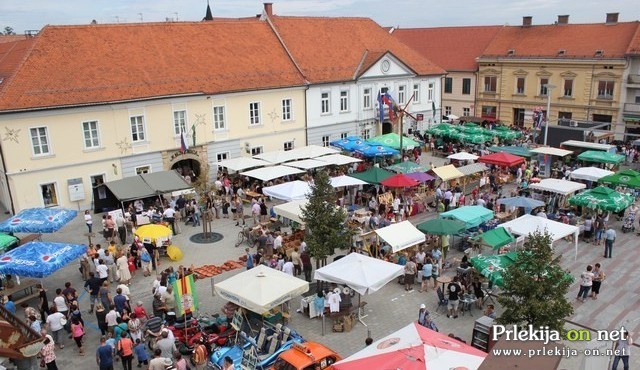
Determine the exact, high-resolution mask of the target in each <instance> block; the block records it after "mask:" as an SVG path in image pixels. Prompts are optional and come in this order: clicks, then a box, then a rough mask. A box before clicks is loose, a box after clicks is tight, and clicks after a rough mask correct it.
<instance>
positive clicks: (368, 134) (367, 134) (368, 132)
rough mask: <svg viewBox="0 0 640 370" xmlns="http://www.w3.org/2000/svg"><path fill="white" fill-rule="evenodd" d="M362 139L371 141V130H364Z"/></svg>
mask: <svg viewBox="0 0 640 370" xmlns="http://www.w3.org/2000/svg"><path fill="white" fill-rule="evenodd" d="M362 138H363V139H365V140H369V139H371V129H370V128H366V129H364V130H362Z"/></svg>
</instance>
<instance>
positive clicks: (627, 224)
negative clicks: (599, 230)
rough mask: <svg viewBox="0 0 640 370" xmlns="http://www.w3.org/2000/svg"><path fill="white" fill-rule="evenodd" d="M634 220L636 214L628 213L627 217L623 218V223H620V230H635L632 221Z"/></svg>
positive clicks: (624, 231)
mask: <svg viewBox="0 0 640 370" xmlns="http://www.w3.org/2000/svg"><path fill="white" fill-rule="evenodd" d="M635 220H636V215H635V214H634V213H629V214H628V215H627V217H625V218H624V223H623V224H622V232H623V233H628V232H631V231H635V230H636V227H635V226H633V222H634V221H635Z"/></svg>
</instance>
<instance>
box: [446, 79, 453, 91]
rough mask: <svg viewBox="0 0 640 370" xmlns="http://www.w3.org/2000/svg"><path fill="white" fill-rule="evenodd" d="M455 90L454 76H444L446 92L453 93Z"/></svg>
mask: <svg viewBox="0 0 640 370" xmlns="http://www.w3.org/2000/svg"><path fill="white" fill-rule="evenodd" d="M452 92H453V77H445V78H444V93H445V94H451V93H452Z"/></svg>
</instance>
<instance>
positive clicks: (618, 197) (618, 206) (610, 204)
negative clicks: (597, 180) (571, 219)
mask: <svg viewBox="0 0 640 370" xmlns="http://www.w3.org/2000/svg"><path fill="white" fill-rule="evenodd" d="M633 202H634V198H633V197H632V196H631V195H627V194H622V193H618V192H617V191H615V190H613V189H610V188H608V187H606V186H598V187H597V188H594V189H589V190H586V191H583V192H582V193H580V194H576V195H574V196H572V197H571V198H569V204H572V205H574V206H581V207H587V208H591V209H601V210H603V211H611V212H616V213H617V212H620V211H622V210H624V209H626V208H627V207H629V206H630V205H631V204H632V203H633Z"/></svg>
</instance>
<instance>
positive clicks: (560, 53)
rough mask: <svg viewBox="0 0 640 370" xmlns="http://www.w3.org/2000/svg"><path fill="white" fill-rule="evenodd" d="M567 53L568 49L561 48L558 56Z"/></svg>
mask: <svg viewBox="0 0 640 370" xmlns="http://www.w3.org/2000/svg"><path fill="white" fill-rule="evenodd" d="M566 53H567V51H566V50H564V49H560V50H558V56H559V57H562V56H564V55H565V54H566Z"/></svg>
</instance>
